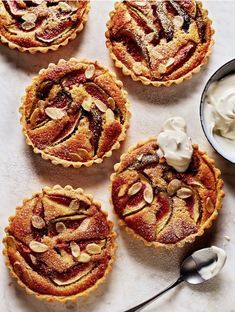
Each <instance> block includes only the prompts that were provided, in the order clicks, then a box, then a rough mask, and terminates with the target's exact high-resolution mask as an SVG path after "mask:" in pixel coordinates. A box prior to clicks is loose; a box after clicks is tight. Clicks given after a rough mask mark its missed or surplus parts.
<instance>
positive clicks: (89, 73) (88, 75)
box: [85, 64, 95, 79]
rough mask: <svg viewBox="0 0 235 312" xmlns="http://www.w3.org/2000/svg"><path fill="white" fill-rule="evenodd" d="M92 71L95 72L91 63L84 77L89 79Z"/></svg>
mask: <svg viewBox="0 0 235 312" xmlns="http://www.w3.org/2000/svg"><path fill="white" fill-rule="evenodd" d="M94 73H95V66H94V65H93V64H90V65H89V66H88V67H87V69H86V71H85V77H86V78H87V79H90V78H92V77H93V75H94Z"/></svg>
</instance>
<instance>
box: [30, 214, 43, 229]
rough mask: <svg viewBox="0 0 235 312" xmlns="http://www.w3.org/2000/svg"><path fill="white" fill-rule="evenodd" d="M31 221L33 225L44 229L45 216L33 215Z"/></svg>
mask: <svg viewBox="0 0 235 312" xmlns="http://www.w3.org/2000/svg"><path fill="white" fill-rule="evenodd" d="M31 223H32V226H33V227H34V228H36V229H43V228H44V227H45V225H46V223H45V221H44V220H43V218H41V217H39V216H32V218H31Z"/></svg>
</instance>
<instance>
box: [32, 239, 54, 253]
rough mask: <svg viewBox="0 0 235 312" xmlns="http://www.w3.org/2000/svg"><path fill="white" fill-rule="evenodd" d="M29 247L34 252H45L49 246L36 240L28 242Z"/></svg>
mask: <svg viewBox="0 0 235 312" xmlns="http://www.w3.org/2000/svg"><path fill="white" fill-rule="evenodd" d="M29 248H30V249H31V250H32V251H34V252H38V253H42V252H45V251H47V250H48V249H49V247H48V246H47V245H45V244H42V243H40V242H38V241H34V240H33V241H31V242H30V243H29Z"/></svg>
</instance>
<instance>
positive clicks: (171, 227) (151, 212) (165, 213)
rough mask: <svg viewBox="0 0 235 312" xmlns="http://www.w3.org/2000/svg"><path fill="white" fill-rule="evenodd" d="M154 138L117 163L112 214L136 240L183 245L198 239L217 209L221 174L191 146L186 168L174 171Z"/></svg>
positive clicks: (211, 162) (219, 204) (221, 193)
mask: <svg viewBox="0 0 235 312" xmlns="http://www.w3.org/2000/svg"><path fill="white" fill-rule="evenodd" d="M157 150H158V144H157V142H156V140H155V139H151V140H149V141H148V142H147V143H144V144H140V145H138V146H137V147H135V148H133V149H132V150H131V151H129V153H127V154H125V155H124V156H123V157H122V158H121V163H120V164H118V165H117V166H116V173H115V174H114V175H113V176H112V201H113V205H114V209H115V212H116V213H117V215H118V217H119V218H120V219H121V220H122V221H121V222H122V223H124V224H125V225H126V226H127V227H129V228H130V229H132V230H133V231H132V232H134V233H135V234H136V236H137V237H139V238H142V239H144V241H145V242H146V243H147V244H148V243H153V244H154V245H155V246H173V245H175V244H177V245H182V244H183V243H184V242H186V241H192V240H194V239H195V236H197V235H202V233H203V231H204V228H206V227H209V226H210V225H211V221H212V220H213V219H214V218H215V217H216V215H217V210H218V209H219V208H220V206H221V197H222V196H223V191H221V187H222V185H223V183H222V180H220V179H219V178H218V177H219V175H220V171H219V170H218V169H216V168H215V166H214V164H213V161H211V160H210V159H208V157H207V156H206V155H205V153H202V152H200V151H199V150H198V148H197V146H194V150H193V156H192V160H191V163H190V166H189V168H188V169H187V171H186V172H184V173H179V172H177V171H175V170H174V169H173V168H172V167H171V166H169V165H168V164H167V163H166V161H165V158H164V157H161V158H159V156H158V154H157Z"/></svg>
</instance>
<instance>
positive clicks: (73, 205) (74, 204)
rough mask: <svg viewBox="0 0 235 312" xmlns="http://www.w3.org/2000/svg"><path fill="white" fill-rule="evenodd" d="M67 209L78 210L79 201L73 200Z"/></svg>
mask: <svg viewBox="0 0 235 312" xmlns="http://www.w3.org/2000/svg"><path fill="white" fill-rule="evenodd" d="M69 208H70V209H72V210H78V209H79V208H80V204H79V201H78V200H77V199H73V200H72V201H71V202H70V204H69Z"/></svg>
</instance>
